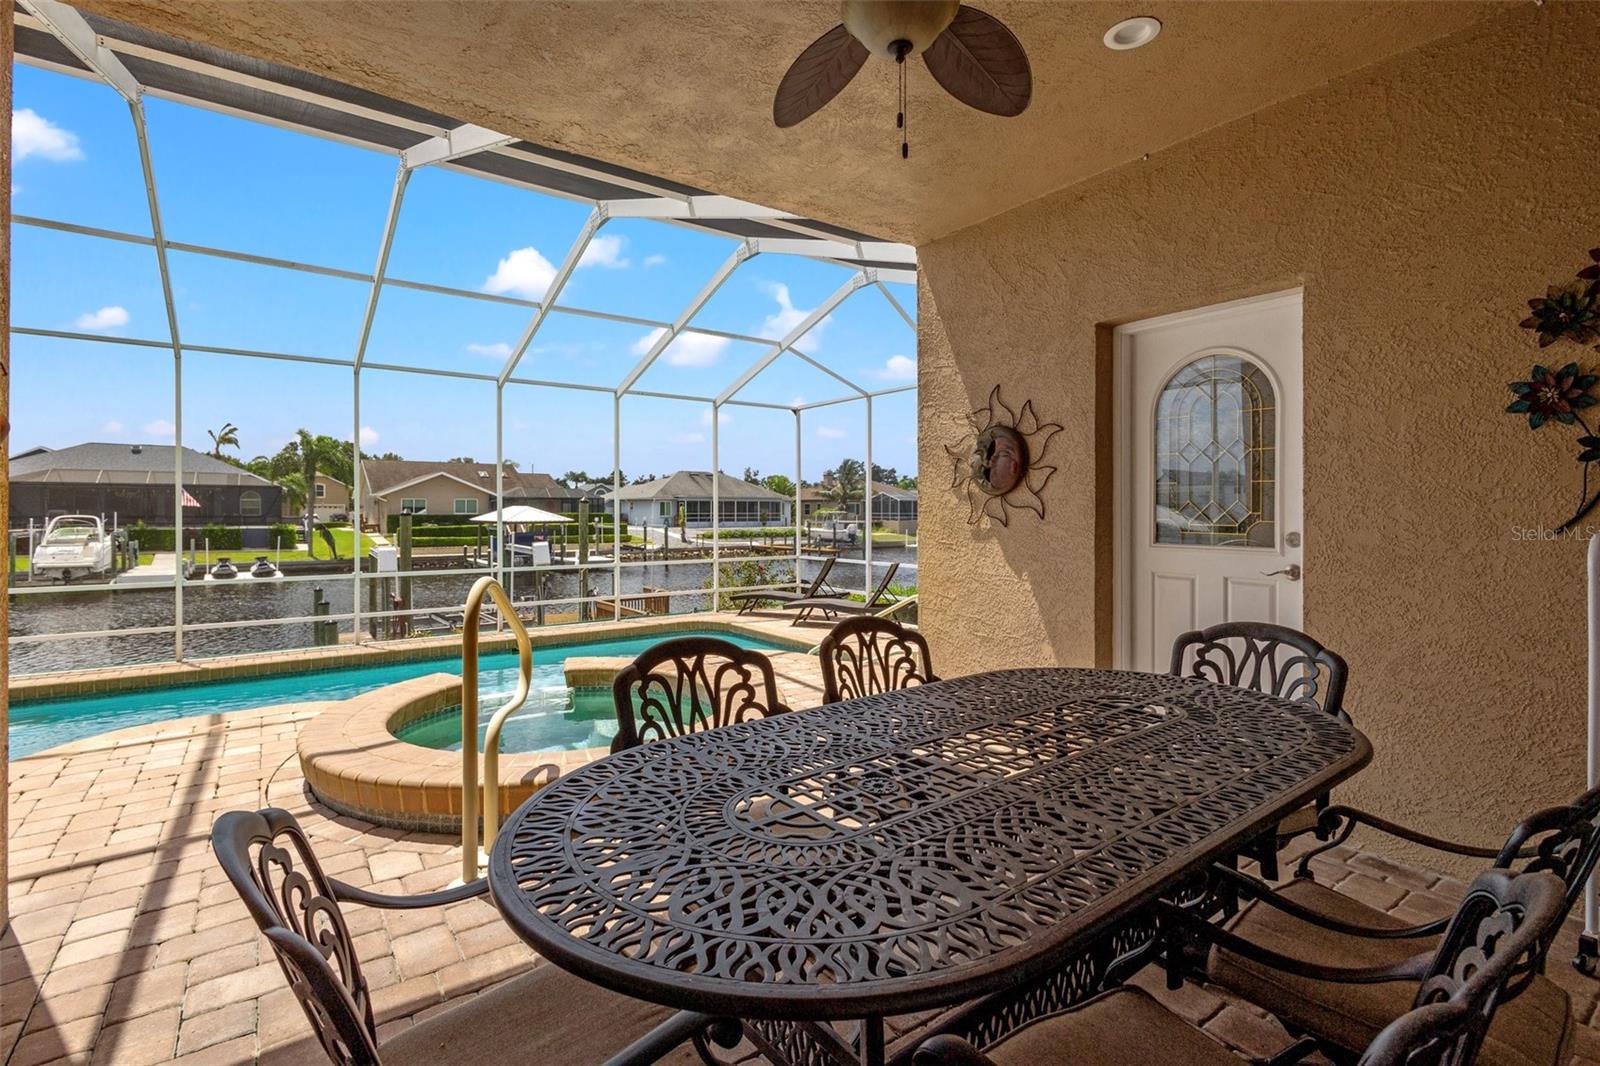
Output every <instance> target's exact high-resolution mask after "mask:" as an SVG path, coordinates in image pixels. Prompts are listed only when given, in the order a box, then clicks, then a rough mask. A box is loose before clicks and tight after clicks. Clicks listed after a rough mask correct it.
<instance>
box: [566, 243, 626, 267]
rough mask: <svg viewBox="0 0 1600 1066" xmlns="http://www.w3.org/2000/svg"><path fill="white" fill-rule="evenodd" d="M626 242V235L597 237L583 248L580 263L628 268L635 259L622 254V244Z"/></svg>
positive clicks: (583, 264) (584, 265) (585, 265)
mask: <svg viewBox="0 0 1600 1066" xmlns="http://www.w3.org/2000/svg"><path fill="white" fill-rule="evenodd" d="M626 242H627V239H626V238H625V237H619V236H615V235H612V236H605V237H596V238H594V239H593V240H591V241H590V242H589V244H588V245H587V246H586V247H585V248H584V249H583V254H582V255H581V256H579V257H578V265H579V266H580V267H587V266H597V267H605V268H606V269H607V270H626V269H627V268H628V267H630V266H632V265H633V260H631V259H629V258H628V257H627V256H625V255H623V254H622V246H623V244H625V243H626Z"/></svg>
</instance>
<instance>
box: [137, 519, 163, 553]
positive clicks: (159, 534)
mask: <svg viewBox="0 0 1600 1066" xmlns="http://www.w3.org/2000/svg"><path fill="white" fill-rule="evenodd" d="M128 539H129V540H134V541H138V542H139V550H140V551H141V552H169V551H172V550H173V546H172V543H173V542H172V529H171V527H161V526H147V525H145V524H144V523H143V522H135V523H134V524H133V525H131V526H129V527H128Z"/></svg>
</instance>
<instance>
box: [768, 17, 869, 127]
mask: <svg viewBox="0 0 1600 1066" xmlns="http://www.w3.org/2000/svg"><path fill="white" fill-rule="evenodd" d="M868 54H869V53H868V52H867V46H866V45H864V44H862V43H861V42H860V41H858V40H856V39H855V38H854V37H852V36H850V31H849V30H847V29H845V28H844V26H843V25H839V26H835V27H834V28H833V29H831V30H829V31H828V32H827V33H824V34H823V35H822V36H821V37H818V38H817V39H816V40H815V41H812V42H811V44H810V46H808V47H807V48H806V50H805V51H804V52H801V53H800V58H798V59H796V60H795V61H794V63H793V64H792V65H790V67H789V70H788V72H787V73H786V74H784V76H783V80H782V81H781V82H779V83H778V94H777V96H775V97H773V99H772V121H773V122H776V123H777V124H778V126H779V128H781V129H786V128H788V127H790V126H793V125H794V124H795V123H797V122H800V121H802V120H803V119H806V118H809V117H810V116H811V115H812V114H814V113H815V112H816V111H817V110H819V109H820V108H821V107H822V105H824V104H826V103H827V102H828V101H829V100H832V99H833V98H834V97H835V96H837V95H839V90H840V89H843V88H844V87H845V86H846V85H849V84H850V79H851V78H853V77H855V76H856V71H858V70H860V69H861V64H863V63H865V62H866V61H867V55H868Z"/></svg>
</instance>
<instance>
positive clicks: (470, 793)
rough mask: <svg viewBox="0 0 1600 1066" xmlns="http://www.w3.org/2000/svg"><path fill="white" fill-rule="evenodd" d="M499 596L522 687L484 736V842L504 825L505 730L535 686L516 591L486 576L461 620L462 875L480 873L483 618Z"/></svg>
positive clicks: (469, 598)
mask: <svg viewBox="0 0 1600 1066" xmlns="http://www.w3.org/2000/svg"><path fill="white" fill-rule="evenodd" d="M486 597H487V598H489V599H492V600H494V604H495V607H497V608H498V609H499V610H498V613H499V615H500V617H501V618H502V619H503V620H504V621H505V623H506V624H507V625H509V626H510V627H511V634H512V636H514V637H515V638H516V641H517V691H516V692H515V693H514V694H513V695H512V697H511V698H510V699H509V700H507V701H506V702H505V703H503V704H501V706H500V709H499V710H497V711H495V712H494V717H493V718H491V719H489V729H488V732H487V734H486V735H485V736H484V738H483V781H484V788H483V842H484V844H485V845H486V847H493V846H494V838H495V836H496V834H497V833H498V832H499V831H500V731H501V729H503V728H504V727H505V723H506V719H507V718H509V717H510V716H511V714H512V712H514V711H516V710H517V709H518V708H519V707H521V706H522V705H523V704H524V703H526V702H528V693H529V692H530V691H531V690H532V688H533V641H531V640H530V639H528V630H527V627H525V626H524V625H523V624H522V619H520V618H518V617H517V613H516V610H515V609H514V608H513V607H512V605H511V597H509V596H507V595H506V590H505V588H504V587H503V586H502V585H501V584H500V582H498V581H496V580H495V579H494V578H492V577H480V578H479V579H478V580H477V581H476V582H474V583H473V586H472V591H471V592H469V593H467V603H466V613H465V616H464V617H463V619H462V623H461V879H462V880H463V881H471V880H473V879H475V878H477V877H479V876H480V863H479V857H478V620H479V617H480V616H481V615H482V613H483V601H484V599H485V598H486Z"/></svg>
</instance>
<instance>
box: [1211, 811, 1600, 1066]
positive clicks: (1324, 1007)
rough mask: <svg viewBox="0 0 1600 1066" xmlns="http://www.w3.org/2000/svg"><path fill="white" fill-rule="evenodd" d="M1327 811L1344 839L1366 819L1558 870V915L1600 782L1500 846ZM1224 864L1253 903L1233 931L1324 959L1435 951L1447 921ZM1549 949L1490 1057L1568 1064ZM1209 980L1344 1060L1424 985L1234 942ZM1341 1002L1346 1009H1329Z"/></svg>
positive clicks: (1597, 821)
mask: <svg viewBox="0 0 1600 1066" xmlns="http://www.w3.org/2000/svg"><path fill="white" fill-rule="evenodd" d="M1324 817H1325V819H1326V820H1327V822H1328V823H1333V824H1336V823H1338V822H1341V821H1342V822H1343V823H1344V825H1343V828H1342V829H1341V831H1340V832H1339V833H1338V834H1337V836H1336V842H1338V841H1343V840H1344V839H1345V838H1346V837H1348V836H1349V833H1350V831H1351V830H1352V829H1353V828H1354V827H1355V825H1356V824H1357V823H1358V822H1359V823H1360V824H1364V825H1367V826H1370V827H1372V828H1374V829H1376V830H1378V831H1379V832H1383V833H1386V834H1388V835H1391V836H1396V837H1399V838H1401V839H1403V840H1408V841H1410V842H1412V843H1414V844H1420V845H1422V846H1423V847H1427V848H1430V849H1433V850H1439V851H1444V852H1448V853H1450V854H1454V855H1465V856H1469V857H1476V858H1482V857H1485V856H1492V858H1493V862H1494V865H1495V866H1496V867H1498V868H1505V869H1510V868H1513V867H1517V866H1520V867H1521V868H1522V869H1523V871H1524V872H1531V871H1542V872H1546V873H1551V874H1554V875H1555V876H1556V877H1558V878H1560V880H1561V882H1562V889H1563V896H1562V899H1561V910H1560V914H1559V915H1558V923H1559V921H1564V920H1565V919H1566V916H1567V915H1568V913H1570V912H1571V910H1572V908H1573V906H1574V905H1575V904H1576V903H1577V900H1578V897H1579V896H1580V895H1581V894H1582V892H1583V886H1584V883H1585V882H1586V881H1587V880H1588V879H1589V875H1590V874H1591V873H1592V872H1593V870H1594V867H1595V861H1596V859H1597V857H1600V789H1596V790H1592V791H1589V792H1586V793H1584V794H1583V795H1582V796H1580V797H1578V798H1577V799H1576V800H1574V801H1573V802H1572V803H1571V804H1569V805H1567V806H1562V807H1550V808H1546V809H1545V810H1542V811H1538V812H1536V813H1534V814H1532V815H1529V816H1528V817H1527V818H1525V819H1523V821H1522V822H1521V823H1520V824H1518V826H1517V827H1516V828H1515V829H1514V830H1512V832H1511V835H1510V836H1509V837H1507V838H1506V842H1505V844H1504V845H1502V846H1501V848H1500V849H1499V851H1498V852H1494V851H1491V850H1490V849H1485V848H1476V847H1471V846H1468V845H1465V844H1456V843H1453V842H1450V841H1444V840H1439V839H1437V838H1433V837H1428V836H1425V835H1423V834H1421V833H1416V832H1414V831H1412V830H1409V829H1406V828H1404V827H1403V826H1397V825H1394V824H1393V823H1390V822H1386V821H1384V820H1383V819H1380V818H1375V817H1374V816H1372V815H1368V814H1365V813H1363V812H1360V811H1356V810H1354V809H1352V808H1348V807H1337V806H1336V807H1330V808H1328V810H1327V811H1325V812H1324ZM1327 846H1328V847H1332V846H1333V844H1332V843H1330V844H1328V845H1327ZM1319 850H1320V849H1319ZM1313 855H1315V852H1313V853H1311V855H1308V856H1307V860H1306V862H1305V863H1303V864H1302V866H1301V868H1300V870H1299V871H1298V872H1299V873H1301V874H1302V875H1304V874H1306V873H1307V872H1308V870H1309V865H1310V863H1309V860H1310V858H1311V857H1312V856H1313ZM1219 872H1220V873H1221V875H1222V876H1223V877H1224V878H1225V879H1226V880H1227V881H1229V882H1230V883H1231V884H1233V885H1234V886H1235V887H1237V888H1238V889H1239V890H1240V891H1241V894H1242V895H1244V896H1245V897H1247V898H1249V899H1250V900H1251V902H1250V903H1249V904H1248V905H1247V906H1246V907H1245V908H1244V909H1243V910H1241V911H1240V912H1239V914H1238V916H1237V917H1236V918H1235V919H1234V920H1233V922H1232V923H1231V925H1230V927H1229V928H1230V931H1231V932H1232V934H1233V935H1234V936H1236V937H1238V938H1239V939H1240V940H1242V941H1246V942H1248V943H1250V944H1252V945H1255V946H1256V947H1258V948H1261V949H1266V950H1270V951H1280V952H1281V951H1284V950H1286V949H1292V950H1295V951H1297V952H1301V953H1305V952H1314V953H1315V956H1316V958H1317V959H1318V961H1320V962H1325V963H1327V964H1329V965H1336V966H1353V967H1361V966H1367V967H1383V966H1392V965H1394V964H1395V963H1397V962H1399V961H1400V960H1402V959H1405V958H1406V957H1408V956H1410V955H1412V954H1414V953H1416V952H1419V951H1427V950H1429V949H1431V948H1432V947H1433V945H1434V944H1435V943H1436V942H1437V938H1438V936H1439V933H1440V932H1441V931H1442V930H1443V929H1444V927H1445V924H1446V923H1445V920H1444V919H1439V920H1436V921H1432V922H1423V923H1421V924H1417V925H1411V924H1408V923H1407V922H1405V921H1402V920H1401V919H1399V918H1396V917H1394V916H1393V915H1390V914H1386V913H1384V912H1383V911H1380V910H1377V909H1375V908H1373V907H1369V906H1367V905H1366V904H1364V903H1361V902H1360V901H1358V900H1356V899H1353V898H1351V897H1350V896H1347V895H1344V894H1342V893H1339V892H1335V891H1334V890H1333V889H1331V888H1326V887H1324V886H1322V885H1320V884H1318V883H1317V882H1315V881H1313V880H1311V879H1310V877H1309V876H1299V877H1296V878H1295V879H1294V880H1292V881H1290V882H1289V883H1288V884H1287V885H1284V886H1283V887H1282V888H1277V889H1274V888H1271V887H1270V886H1268V885H1264V884H1262V883H1260V882H1258V881H1256V880H1255V879H1253V878H1249V877H1245V876H1244V875H1242V874H1238V873H1233V872H1228V871H1219ZM1549 948H1550V942H1549V941H1548V940H1546V941H1544V942H1543V943H1541V944H1539V945H1537V946H1536V947H1535V949H1534V950H1533V952H1532V953H1531V957H1530V960H1529V964H1528V966H1527V967H1526V971H1527V972H1526V973H1524V974H1523V975H1522V977H1521V978H1519V981H1520V983H1519V985H1518V986H1516V991H1517V995H1516V998H1515V999H1514V1000H1511V1001H1510V1002H1508V1003H1506V1004H1504V1005H1503V1007H1502V1010H1501V1014H1500V1019H1499V1020H1498V1021H1497V1022H1496V1023H1495V1027H1494V1029H1492V1030H1491V1031H1490V1033H1489V1039H1488V1042H1487V1043H1486V1044H1485V1046H1484V1049H1483V1055H1482V1061H1483V1062H1485V1063H1494V1064H1497V1066H1498V1064H1502V1063H1505V1064H1510V1063H1517V1064H1522V1066H1526V1064H1529V1063H1541V1064H1542V1063H1552V1064H1555V1066H1559V1064H1561V1063H1564V1062H1565V1061H1566V1059H1567V1055H1568V1051H1567V1049H1566V1047H1565V1043H1564V1041H1565V1040H1566V1039H1567V1036H1566V1034H1567V1033H1568V1031H1569V1029H1570V1027H1571V1025H1572V1023H1573V1017H1572V1012H1571V1009H1570V1005H1569V1003H1568V999H1567V994H1566V992H1565V991H1563V990H1562V988H1561V987H1560V986H1559V985H1557V984H1556V983H1555V982H1554V981H1552V980H1551V979H1550V978H1548V977H1545V976H1544V973H1543V971H1544V969H1545V963H1546V958H1547V955H1548V952H1549ZM1207 979H1208V980H1209V981H1211V982H1212V983H1214V984H1216V985H1219V986H1221V987H1223V988H1226V989H1229V990H1230V991H1233V992H1236V993H1238V994H1240V995H1243V996H1245V997H1246V998H1248V999H1250V1000H1251V1001H1253V1002H1254V1003H1256V1004H1257V1005H1258V1006H1261V1007H1263V1008H1265V1009H1267V1010H1269V1011H1271V1012H1272V1013H1273V1014H1275V1015H1276V1016H1277V1017H1278V1018H1279V1019H1280V1020H1281V1021H1283V1022H1284V1024H1286V1025H1288V1026H1290V1027H1291V1028H1292V1029H1295V1030H1297V1031H1299V1032H1304V1033H1307V1034H1309V1035H1310V1036H1312V1037H1314V1038H1316V1039H1317V1040H1318V1041H1319V1042H1320V1043H1321V1044H1322V1045H1323V1047H1324V1048H1325V1049H1327V1050H1329V1051H1331V1052H1333V1053H1334V1056H1338V1055H1339V1054H1341V1053H1343V1054H1350V1053H1354V1052H1356V1051H1358V1050H1359V1049H1360V1048H1362V1047H1365V1046H1366V1045H1367V1043H1368V1042H1369V1041H1370V1040H1371V1039H1372V1038H1373V1036H1374V1035H1375V1034H1376V1033H1377V1032H1378V1030H1379V1029H1381V1028H1382V1027H1383V1025H1384V1024H1385V1022H1387V1021H1388V1020H1389V1019H1390V1018H1392V1017H1393V1016H1394V1012H1395V1009H1396V1007H1397V1006H1398V1005H1401V1004H1403V1003H1404V1001H1405V1000H1406V998H1407V997H1409V996H1410V995H1412V994H1413V993H1414V992H1415V991H1416V989H1415V986H1414V985H1412V984H1404V983H1402V984H1394V983H1389V984H1382V985H1369V986H1366V987H1364V988H1360V989H1346V988H1335V987H1333V986H1331V985H1329V984H1327V983H1326V982H1323V981H1318V980H1316V979H1315V978H1310V977H1296V976H1292V975H1285V974H1279V973H1272V972H1267V971H1265V970H1263V969H1262V968H1261V967H1260V966H1258V965H1256V964H1255V963H1253V962H1252V961H1251V960H1250V959H1248V958H1246V957H1243V956H1241V955H1240V954H1238V953H1235V952H1233V951H1230V950H1226V949H1219V950H1217V951H1215V952H1213V953H1212V955H1211V958H1210V962H1209V965H1208V968H1207ZM1335 1002H1337V1003H1338V1009H1337V1010H1332V1009H1330V1007H1329V1005H1330V1004H1332V1003H1335ZM1335 1061H1337V1057H1336V1058H1335Z"/></svg>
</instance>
